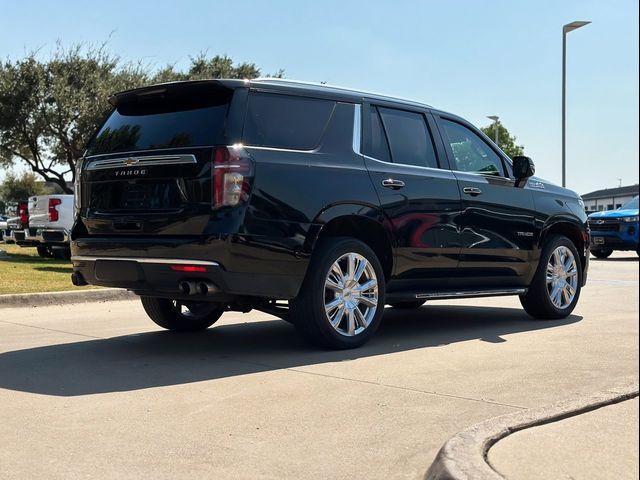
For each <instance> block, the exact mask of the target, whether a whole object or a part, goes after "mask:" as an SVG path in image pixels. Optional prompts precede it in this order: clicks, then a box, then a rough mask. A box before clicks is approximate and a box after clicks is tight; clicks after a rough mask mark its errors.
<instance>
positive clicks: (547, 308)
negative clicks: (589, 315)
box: [520, 235, 582, 320]
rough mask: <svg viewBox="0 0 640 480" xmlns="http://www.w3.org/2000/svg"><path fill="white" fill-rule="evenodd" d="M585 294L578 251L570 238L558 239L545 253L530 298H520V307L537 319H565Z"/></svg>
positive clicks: (550, 242)
mask: <svg viewBox="0 0 640 480" xmlns="http://www.w3.org/2000/svg"><path fill="white" fill-rule="evenodd" d="M581 290H582V265H581V264H580V256H579V255H578V250H577V249H576V247H575V245H574V244H573V242H571V240H569V239H568V238H567V237H564V236H561V235H554V236H552V237H550V238H549V239H548V240H547V242H546V244H545V246H544V248H543V249H542V254H541V256H540V263H539V264H538V269H537V271H536V274H535V275H534V277H533V281H532V282H531V285H530V286H529V291H528V292H527V294H526V295H521V296H520V303H522V306H523V307H524V309H525V311H526V312H527V313H528V314H529V315H531V316H532V317H534V318H536V319H539V320H553V319H559V318H565V317H567V316H569V315H570V314H571V312H573V309H574V308H575V307H576V305H577V303H578V300H579V298H580V292H581Z"/></svg>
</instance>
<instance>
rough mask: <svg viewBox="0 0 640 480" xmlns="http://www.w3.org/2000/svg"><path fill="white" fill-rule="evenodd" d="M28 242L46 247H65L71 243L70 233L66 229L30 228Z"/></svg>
mask: <svg viewBox="0 0 640 480" xmlns="http://www.w3.org/2000/svg"><path fill="white" fill-rule="evenodd" d="M25 236H26V240H28V241H32V242H36V243H42V244H45V245H64V244H68V243H69V242H70V234H69V231H68V230H66V229H64V228H38V227H35V228H29V229H28V230H25Z"/></svg>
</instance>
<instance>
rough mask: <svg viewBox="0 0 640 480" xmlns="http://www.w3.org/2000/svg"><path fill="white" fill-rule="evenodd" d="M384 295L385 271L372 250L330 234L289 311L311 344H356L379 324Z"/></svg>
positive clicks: (360, 243)
mask: <svg viewBox="0 0 640 480" xmlns="http://www.w3.org/2000/svg"><path fill="white" fill-rule="evenodd" d="M384 299H385V279H384V272H383V270H382V265H381V264H380V260H379V259H378V257H377V256H376V254H375V253H374V252H373V250H371V248H369V247H368V246H367V245H366V244H364V243H363V242H361V241H359V240H355V239H353V238H345V237H336V238H328V239H326V240H323V241H322V242H321V243H320V244H319V245H318V247H317V249H316V251H315V252H314V255H313V258H312V260H311V263H310V264H309V268H308V270H307V276H306V277H305V279H304V282H303V283H302V287H301V288H300V293H299V294H298V296H297V297H296V298H295V299H294V300H293V301H291V303H290V306H291V315H292V317H293V323H294V325H295V326H296V328H297V329H298V330H299V331H300V333H301V334H302V335H303V336H304V337H306V338H307V339H308V340H309V341H311V342H312V343H314V344H316V345H318V346H320V347H325V348H332V349H347V348H356V347H359V346H361V345H363V344H364V343H366V342H367V341H368V340H369V339H370V338H371V336H372V335H373V334H374V333H375V332H376V330H377V329H378V327H379V326H380V322H381V321H382V315H383V313H384V304H385V303H384Z"/></svg>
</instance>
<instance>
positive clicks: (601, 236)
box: [589, 197, 640, 258]
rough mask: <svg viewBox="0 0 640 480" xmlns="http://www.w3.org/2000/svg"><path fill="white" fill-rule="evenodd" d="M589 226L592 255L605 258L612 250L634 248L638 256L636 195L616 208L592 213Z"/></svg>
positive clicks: (639, 253)
mask: <svg viewBox="0 0 640 480" xmlns="http://www.w3.org/2000/svg"><path fill="white" fill-rule="evenodd" d="M589 227H590V228H591V253H592V254H593V256H594V257H597V258H607V257H609V256H610V255H611V254H612V253H613V251H614V250H635V252H636V253H637V254H638V255H639V256H640V248H639V246H638V243H639V241H638V239H639V233H638V230H639V229H638V197H636V198H634V199H633V200H631V201H630V202H628V203H627V204H625V205H623V206H622V207H620V208H619V209H617V210H608V211H605V212H596V213H592V214H591V215H589Z"/></svg>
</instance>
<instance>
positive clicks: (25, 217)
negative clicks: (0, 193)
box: [18, 202, 29, 227]
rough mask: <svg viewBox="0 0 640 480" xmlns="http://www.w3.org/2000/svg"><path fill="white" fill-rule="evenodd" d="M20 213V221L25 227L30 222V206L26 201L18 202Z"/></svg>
mask: <svg viewBox="0 0 640 480" xmlns="http://www.w3.org/2000/svg"><path fill="white" fill-rule="evenodd" d="M18 215H19V216H20V223H21V224H22V226H23V227H26V226H27V225H28V224H29V208H28V206H27V203H26V202H20V203H19V204H18Z"/></svg>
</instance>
